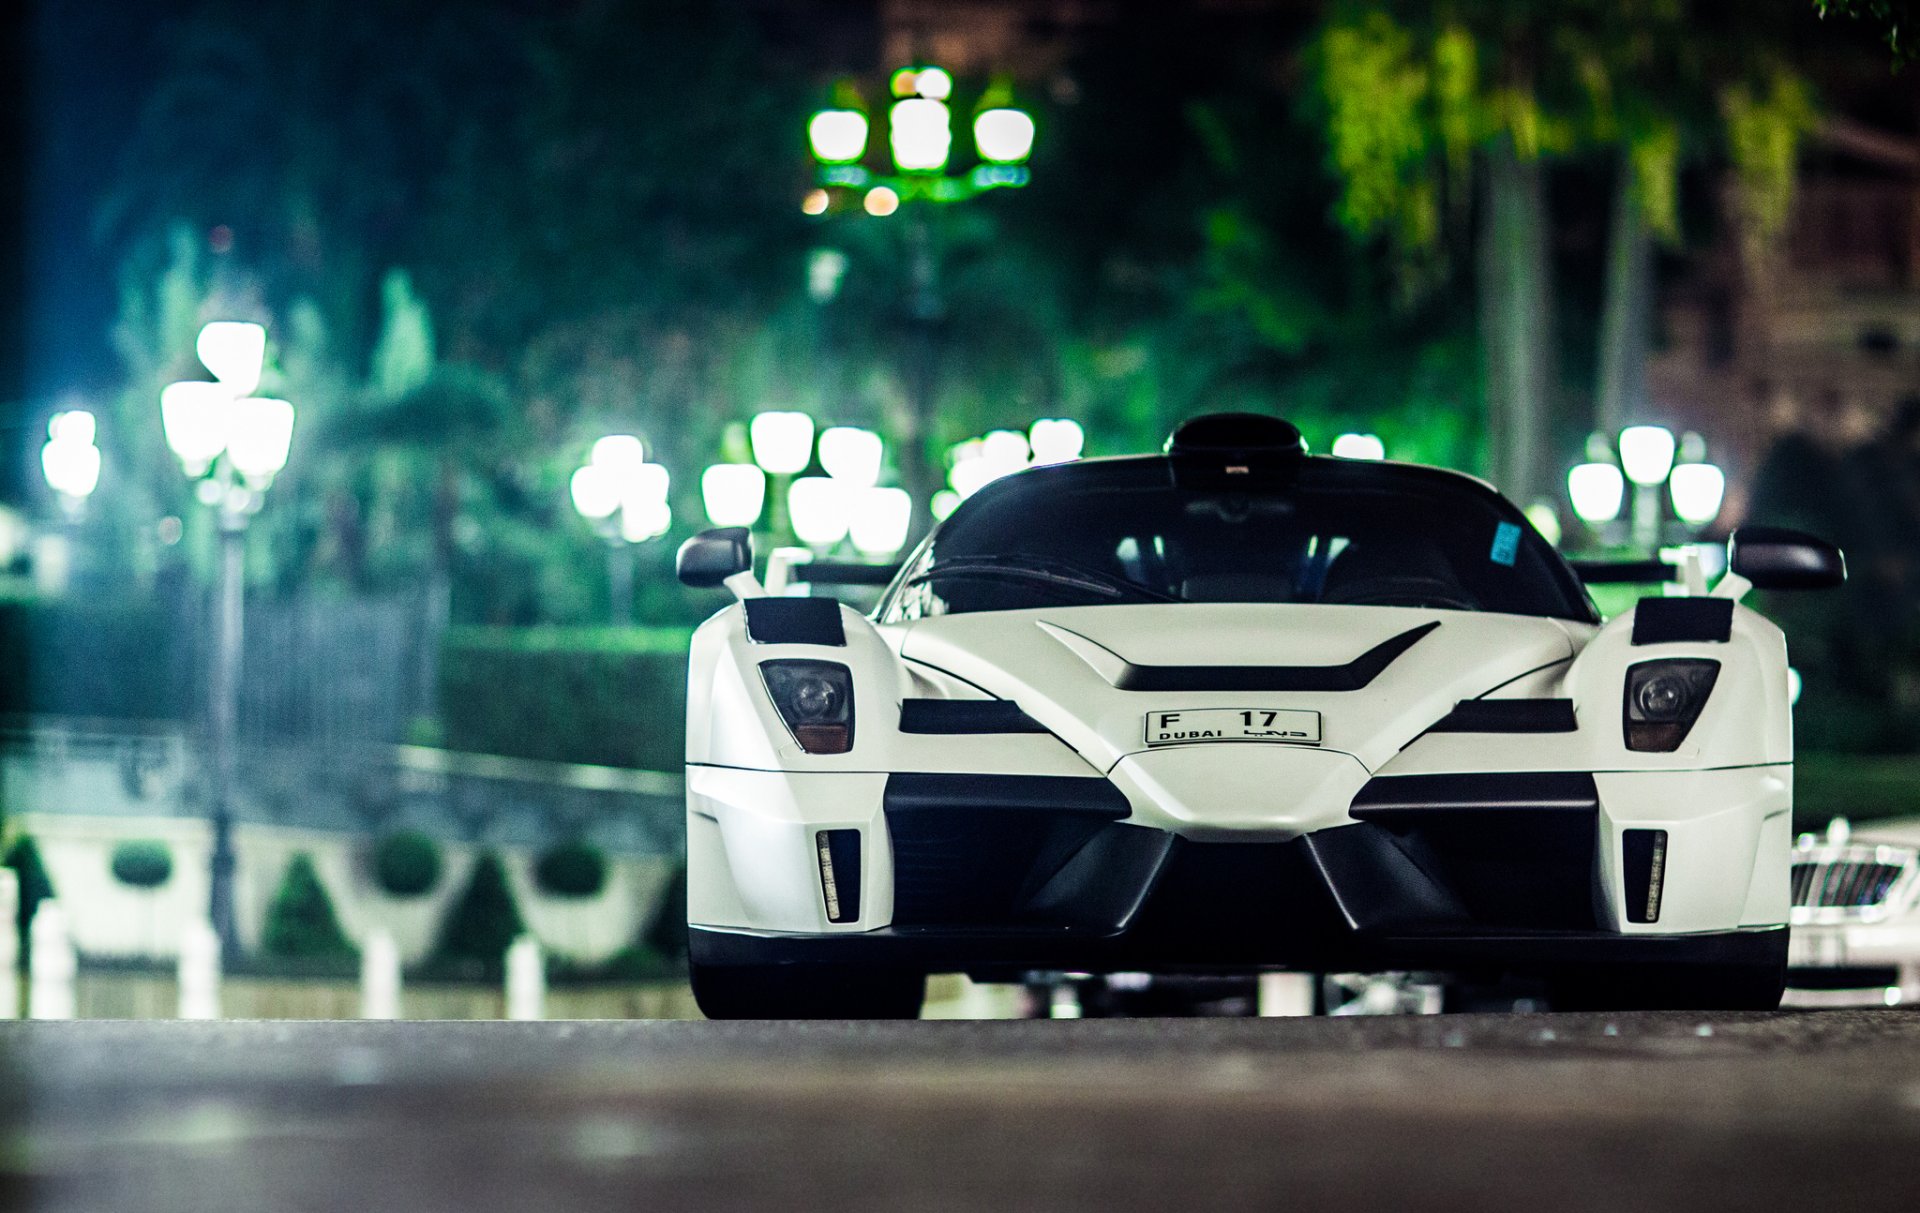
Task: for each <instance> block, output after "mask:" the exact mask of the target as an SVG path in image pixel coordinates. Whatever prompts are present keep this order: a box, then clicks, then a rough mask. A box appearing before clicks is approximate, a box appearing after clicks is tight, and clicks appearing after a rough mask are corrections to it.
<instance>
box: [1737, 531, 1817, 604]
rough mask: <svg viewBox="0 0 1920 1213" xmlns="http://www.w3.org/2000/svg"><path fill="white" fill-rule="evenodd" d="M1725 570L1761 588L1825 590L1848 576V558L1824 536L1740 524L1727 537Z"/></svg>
mask: <svg viewBox="0 0 1920 1213" xmlns="http://www.w3.org/2000/svg"><path fill="white" fill-rule="evenodd" d="M1727 570H1728V571H1729V572H1731V573H1734V574H1735V575H1737V576H1740V577H1744V578H1746V579H1747V580H1748V581H1750V582H1752V583H1753V586H1754V588H1755V589H1761V590H1828V589H1832V588H1833V587H1834V586H1837V585H1839V584H1841V583H1842V582H1844V581H1846V579H1847V558H1846V555H1845V554H1844V553H1842V552H1841V551H1840V549H1839V548H1837V547H1835V546H1833V545H1832V544H1831V543H1828V542H1827V541H1826V540H1824V539H1816V538H1814V537H1813V536H1812V535H1808V534H1805V533H1803V532H1801V531H1790V530H1788V529H1787V528H1785V527H1776V526H1743V527H1741V528H1740V529H1739V530H1737V531H1735V532H1734V533H1733V536H1732V537H1731V538H1729V539H1728V540H1727Z"/></svg>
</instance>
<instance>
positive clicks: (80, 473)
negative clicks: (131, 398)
mask: <svg viewBox="0 0 1920 1213" xmlns="http://www.w3.org/2000/svg"><path fill="white" fill-rule="evenodd" d="M94 431H95V426H94V419H93V414H92V413H89V412H87V411H86V410H85V409H73V410H71V411H69V412H64V413H55V414H54V415H53V419H52V420H51V421H49V422H48V423H47V443H46V445H45V446H43V447H41V448H40V470H41V471H42V472H43V473H45V475H46V478H47V486H48V487H49V488H51V489H52V490H53V491H54V492H56V493H58V494H59V495H60V505H61V508H63V509H64V510H66V511H67V513H68V514H69V515H74V516H77V515H78V514H79V513H80V511H81V510H82V509H83V508H84V507H85V505H86V501H87V498H88V497H90V496H92V495H93V490H94V489H95V488H97V487H98V486H99V484H100V448H99V447H97V446H95V445H94V444H93V436H94Z"/></svg>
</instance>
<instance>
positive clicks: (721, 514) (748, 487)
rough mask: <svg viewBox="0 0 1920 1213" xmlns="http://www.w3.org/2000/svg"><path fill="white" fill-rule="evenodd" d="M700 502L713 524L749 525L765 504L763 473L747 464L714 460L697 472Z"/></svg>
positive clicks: (765, 475) (765, 493) (757, 517)
mask: <svg viewBox="0 0 1920 1213" xmlns="http://www.w3.org/2000/svg"><path fill="white" fill-rule="evenodd" d="M700 502H701V504H702V505H704V506H705V507H706V510H707V520H708V521H709V522H711V523H712V524H713V525H714V526H745V527H750V526H752V525H753V524H754V523H756V522H758V521H760V512H761V511H762V510H763V509H765V508H766V503H767V474H766V473H765V472H763V471H761V470H760V469H759V468H757V467H755V466H754V465H753V464H751V463H716V464H714V465H713V466H712V467H710V468H708V469H707V470H706V471H704V472H702V473H701V474H700Z"/></svg>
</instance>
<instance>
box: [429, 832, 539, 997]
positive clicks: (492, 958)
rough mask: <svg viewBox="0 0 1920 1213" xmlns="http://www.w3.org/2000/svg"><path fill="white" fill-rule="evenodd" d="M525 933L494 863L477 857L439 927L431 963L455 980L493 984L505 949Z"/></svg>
mask: <svg viewBox="0 0 1920 1213" xmlns="http://www.w3.org/2000/svg"><path fill="white" fill-rule="evenodd" d="M525 930H526V924H525V923H524V922H523V921H522V920H521V918H520V907H519V906H518V905H517V904H515V902H514V900H513V889H512V888H511V887H509V886H508V884H507V871H506V869H505V868H504V867H502V866H501V864H500V857H499V856H498V855H495V854H494V853H493V852H492V851H482V852H481V853H480V855H479V857H478V858H477V859H475V860H474V864H473V875H472V876H470V877H469V878H468V879H467V887H466V888H465V889H464V890H462V892H461V894H460V896H459V897H458V898H457V899H455V901H454V903H453V905H452V907H451V908H450V909H449V910H448V911H447V918H446V921H445V922H443V923H442V924H441V925H440V944H439V947H438V948H436V949H435V957H434V958H435V959H436V960H437V961H440V962H442V964H443V965H444V966H446V967H447V968H448V969H450V970H451V972H452V973H454V974H456V975H468V976H473V977H486V978H488V979H493V978H497V977H499V976H500V974H501V972H502V970H503V969H504V968H505V962H506V955H507V945H509V944H511V943H512V942H513V941H514V940H515V939H517V938H519V936H520V934H521V932H523V931H525Z"/></svg>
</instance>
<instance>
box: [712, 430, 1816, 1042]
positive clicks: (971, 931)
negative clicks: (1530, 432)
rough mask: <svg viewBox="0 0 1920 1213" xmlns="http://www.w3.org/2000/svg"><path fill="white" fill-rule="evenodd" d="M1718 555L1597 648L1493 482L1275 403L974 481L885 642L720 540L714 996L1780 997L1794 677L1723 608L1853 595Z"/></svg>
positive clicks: (855, 1001) (1787, 562)
mask: <svg viewBox="0 0 1920 1213" xmlns="http://www.w3.org/2000/svg"><path fill="white" fill-rule="evenodd" d="M1729 562H1730V571H1729V573H1728V574H1727V575H1726V576H1725V577H1723V578H1722V579H1721V580H1720V582H1719V584H1718V585H1717V586H1716V587H1715V589H1714V590H1713V592H1712V593H1711V594H1707V593H1705V592H1704V585H1700V584H1696V585H1695V587H1694V589H1695V590H1696V591H1697V592H1696V593H1694V594H1693V595H1691V596H1683V597H1673V596H1661V597H1649V598H1645V599H1642V600H1641V601H1640V603H1639V605H1638V607H1637V608H1636V609H1634V610H1631V611H1628V612H1626V613H1625V614H1623V615H1621V616H1619V617H1617V618H1615V619H1613V620H1611V621H1609V622H1605V623H1603V622H1602V621H1601V619H1600V617H1599V615H1598V614H1597V612H1596V611H1595V609H1594V607H1593V605H1592V601H1591V599H1590V598H1589V596H1588V595H1587V593H1586V590H1585V588H1584V586H1583V585H1582V583H1581V581H1580V579H1579V577H1578V576H1577V575H1576V573H1575V572H1574V570H1573V568H1572V567H1571V566H1569V565H1568V563H1567V562H1566V561H1564V560H1563V559H1561V557H1560V556H1559V555H1558V554H1557V553H1556V552H1555V551H1554V550H1553V548H1552V547H1551V546H1550V545H1549V544H1547V543H1546V542H1545V541H1544V540H1542V539H1541V538H1540V537H1539V535H1538V534H1537V533H1535V531H1534V530H1533V529H1532V527H1531V526H1529V525H1528V523H1527V521H1526V519H1525V517H1524V516H1523V515H1522V514H1521V513H1520V511H1519V510H1517V509H1515V508H1514V506H1513V505H1512V504H1511V503H1509V502H1508V501H1507V500H1505V499H1504V498H1503V497H1501V496H1500V495H1499V494H1498V493H1497V492H1495V491H1494V490H1493V489H1492V488H1491V487H1490V486H1488V485H1486V484H1484V483H1482V482H1481V481H1478V480H1475V479H1473V478H1471V477H1468V476H1464V475H1459V474H1457V473H1453V472H1448V471H1443V470H1440V469H1436V468H1430V467H1420V466H1414V465H1406V464H1394V463H1374V462H1360V461H1350V460H1344V459H1335V458H1325V457H1312V456H1308V455H1307V453H1306V450H1305V444H1304V443H1303V442H1302V441H1301V439H1300V434H1299V431H1298V430H1296V429H1295V428H1294V427H1293V426H1292V425H1290V424H1288V423H1286V422H1284V421H1281V420H1278V419H1275V418H1270V417H1260V416H1253V415H1247V414H1218V415H1213V416H1208V417H1202V418H1198V419H1196V420H1193V421H1190V422H1187V423H1186V424H1184V425H1182V426H1181V427H1180V429H1179V430H1178V431H1176V432H1175V434H1174V435H1173V437H1172V438H1171V439H1170V440H1169V442H1168V446H1167V453H1166V454H1165V455H1162V456H1141V457H1127V458H1115V459H1095V460H1086V461H1081V462H1076V463H1071V464H1064V465H1059V466H1050V467H1038V468H1033V469H1030V470H1027V471H1023V472H1020V473H1018V474H1016V475H1013V476H1009V477H1006V478H1004V479H1002V480H999V481H996V482H994V483H992V484H990V485H988V486H987V487H986V488H984V489H982V490H980V491H979V492H978V493H977V494H975V495H974V496H973V497H971V498H970V499H968V500H967V501H966V502H965V503H964V504H962V505H961V506H960V508H959V509H958V510H956V511H955V512H954V513H953V514H952V516H950V517H949V518H948V519H947V520H946V521H945V522H943V523H942V524H940V526H939V527H938V528H936V529H935V530H934V532H933V533H932V534H931V535H930V536H929V537H928V538H927V540H926V541H925V542H924V543H922V544H921V545H920V546H919V548H918V549H917V550H915V551H914V553H913V554H912V555H911V556H910V557H909V558H908V559H907V560H906V561H905V563H904V564H903V565H902V566H901V568H900V569H899V571H898V573H897V574H895V575H894V576H893V579H892V581H891V584H890V585H888V587H887V589H886V591H885V593H884V595H883V596H882V597H881V599H880V603H879V606H878V608H877V609H876V610H875V611H874V612H873V614H872V615H870V616H867V615H862V614H860V613H859V612H857V611H855V610H853V609H852V608H850V607H847V606H844V605H842V604H841V603H839V602H837V601H834V600H832V599H828V598H811V597H785V596H781V597H770V596H767V595H765V593H764V592H763V590H762V588H761V586H760V584H759V582H758V581H757V580H756V579H755V577H754V575H753V572H752V553H751V548H750V544H749V541H748V536H747V532H746V531H744V530H741V529H731V530H717V531H709V532H706V533H705V534H702V535H700V536H697V537H695V538H694V539H691V540H689V541H688V542H687V543H686V544H685V545H684V546H683V547H682V549H681V551H680V557H679V573H680V577H681V579H682V580H683V581H684V582H686V583H687V584H689V585H695V586H720V585H725V586H726V587H727V588H729V589H731V590H732V591H733V593H734V594H735V596H736V597H737V598H738V600H739V601H738V602H736V603H735V604H733V605H730V606H728V607H727V608H726V609H724V610H722V611H720V612H719V613H718V614H716V615H715V616H713V617H712V618H711V619H709V620H708V621H707V622H706V623H705V624H704V625H702V626H701V628H700V629H699V631H698V632H697V633H696V634H695V636H694V640H693V651H692V655H691V670H690V685H689V690H688V704H687V711H688V720H687V848H688V905H687V913H688V925H689V927H690V934H691V949H692V966H693V984H694V990H695V993H696V995H697V996H698V998H699V1002H700V1005H701V1008H702V1009H703V1010H704V1011H705V1012H706V1013H707V1014H708V1015H710V1016H714V1017H763V1016H764V1017H788V1016H874V1017H879V1016H911V1015H914V1014H916V1013H917V1012H918V1009H919V1006H920V1002H921V998H922V990H923V987H924V978H925V975H926V974H928V973H930V972H954V971H961V972H967V973H970V974H973V975H974V976H976V977H977V978H982V979H992V978H994V977H996V976H998V977H1003V978H1006V977H1012V976H1013V975H1015V974H1018V973H1021V972H1024V971H1031V970H1053V971H1073V972H1088V973H1102V972H1116V971H1120V972H1168V971H1196V972H1212V973H1232V972H1254V971H1261V970H1269V969H1301V970H1308V971H1321V972H1350V971H1372V970H1419V971H1432V972H1453V973H1460V974H1463V975H1467V976H1471V977H1473V978H1475V979H1479V978H1482V977H1489V976H1491V977H1498V976H1500V975H1512V974H1518V975H1521V976H1523V977H1528V978H1537V979H1540V980H1543V981H1545V982H1547V983H1548V985H1549V988H1550V990H1551V996H1552V997H1553V998H1554V999H1555V1005H1557V1006H1622V1007H1633V1006H1652V1007H1660V1006H1671V1007H1699V1008H1706V1007H1771V1006H1773V1005H1775V1004H1776V1003H1777V1002H1778V1001H1779V998H1780V994H1781V988H1782V982H1783V979H1784V974H1785V967H1786V960H1787V925H1786V924H1787V921H1788V906H1789V887H1788V856H1789V852H1790V850H1791V846H1792V838H1791V835H1790V828H1789V818H1790V807H1791V800H1792V773H1793V767H1792V763H1793V742H1792V729H1791V723H1790V718H1789V715H1788V711H1789V708H1788V689H1787V678H1788V676H1787V655H1786V644H1785V641H1784V640H1783V639H1782V636H1781V633H1780V631H1779V629H1778V628H1776V627H1774V626H1773V625H1772V624H1771V623H1769V622H1767V621H1766V620H1765V619H1763V618H1761V617H1760V616H1759V615H1757V614H1755V613H1754V612H1752V611H1750V610H1747V609H1745V608H1743V607H1741V606H1740V605H1739V604H1738V599H1739V597H1740V596H1741V594H1742V593H1743V592H1744V591H1745V590H1746V589H1748V588H1749V587H1750V586H1764V587H1775V588H1791V587H1817V586H1827V585H1834V584H1837V583H1838V582H1839V581H1840V580H1842V579H1843V578H1844V576H1845V566H1844V562H1843V560H1842V557H1841V554H1840V553H1839V551H1838V550H1836V549H1835V548H1833V547H1831V546H1829V545H1827V544H1824V543H1822V542H1820V541H1819V540H1816V539H1812V538H1810V537H1807V536H1804V535H1799V534H1795V533H1792V532H1785V531H1778V530H1771V531H1765V532H1761V531H1757V530H1755V529H1752V528H1749V529H1747V530H1743V531H1742V532H1741V533H1740V534H1738V535H1736V536H1735V537H1734V540H1733V542H1732V544H1731V545H1730V552H1729ZM1694 580H1695V581H1696V583H1698V581H1699V579H1698V578H1697V577H1695V579H1694Z"/></svg>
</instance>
